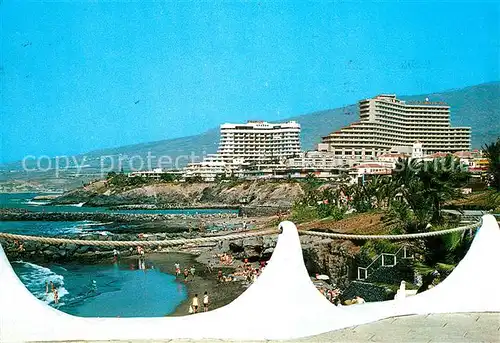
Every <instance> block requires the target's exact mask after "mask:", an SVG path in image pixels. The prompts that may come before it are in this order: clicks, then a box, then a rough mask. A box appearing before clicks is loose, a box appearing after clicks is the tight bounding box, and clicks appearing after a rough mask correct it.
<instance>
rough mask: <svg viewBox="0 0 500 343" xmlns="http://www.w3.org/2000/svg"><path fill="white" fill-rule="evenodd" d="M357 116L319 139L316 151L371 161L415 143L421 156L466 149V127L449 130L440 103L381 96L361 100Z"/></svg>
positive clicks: (446, 110)
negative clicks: (418, 146) (358, 116)
mask: <svg viewBox="0 0 500 343" xmlns="http://www.w3.org/2000/svg"><path fill="white" fill-rule="evenodd" d="M359 114H360V120H359V121H358V122H355V123H353V124H351V125H349V126H348V127H345V128H342V129H340V130H338V131H335V132H332V133H330V134H329V135H328V136H326V137H323V138H322V143H321V144H319V145H318V150H322V151H330V152H332V153H333V154H334V155H335V156H338V157H339V158H346V157H347V158H349V157H350V158H355V159H371V158H375V157H376V156H378V155H380V154H383V153H386V152H389V151H394V150H404V148H405V147H406V148H408V147H411V146H412V145H413V144H414V143H415V142H417V141H418V142H420V143H421V144H422V149H423V152H424V153H425V154H432V153H435V152H451V153H453V152H457V151H464V150H469V149H470V135H471V129H470V127H451V124H450V106H448V105H447V104H445V103H442V102H429V101H428V99H426V101H421V102H405V101H402V100H399V99H397V98H396V95H392V94H390V95H388V94H383V95H378V96H376V97H374V98H372V99H365V100H361V101H360V102H359Z"/></svg>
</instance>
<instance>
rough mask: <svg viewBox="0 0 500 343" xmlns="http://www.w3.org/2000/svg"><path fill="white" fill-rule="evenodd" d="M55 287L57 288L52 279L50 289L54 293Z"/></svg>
mask: <svg viewBox="0 0 500 343" xmlns="http://www.w3.org/2000/svg"><path fill="white" fill-rule="evenodd" d="M54 289H55V286H54V283H53V282H52V281H50V291H51V292H52V293H54Z"/></svg>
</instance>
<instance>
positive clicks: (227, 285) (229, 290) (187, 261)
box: [124, 251, 246, 316]
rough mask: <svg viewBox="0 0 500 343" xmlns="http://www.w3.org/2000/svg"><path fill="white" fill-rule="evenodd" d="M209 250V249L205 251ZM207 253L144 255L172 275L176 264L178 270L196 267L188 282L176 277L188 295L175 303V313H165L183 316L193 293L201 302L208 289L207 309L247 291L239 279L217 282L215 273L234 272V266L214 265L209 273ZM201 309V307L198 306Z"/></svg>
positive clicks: (130, 257) (157, 253) (212, 308)
mask: <svg viewBox="0 0 500 343" xmlns="http://www.w3.org/2000/svg"><path fill="white" fill-rule="evenodd" d="M208 253H210V252H208ZM124 259H134V260H135V259H137V256H127V257H125V258H124ZM205 259H206V255H205V254H201V255H196V254H193V253H189V252H180V251H175V252H163V253H159V252H155V253H148V254H146V261H149V262H151V263H153V265H154V266H155V268H157V269H159V270H160V271H161V272H163V273H168V274H171V275H175V266H174V264H175V263H179V264H180V266H181V270H184V268H185V267H187V268H189V267H190V266H194V267H195V270H196V272H195V276H194V277H193V276H191V275H190V276H189V278H188V282H186V283H185V282H184V276H181V277H179V278H178V280H177V281H176V282H180V283H182V284H184V285H185V286H186V288H187V289H186V291H187V298H186V299H185V300H184V301H182V303H181V304H180V305H179V306H177V308H176V309H175V311H174V312H172V313H169V314H166V315H165V316H185V315H188V314H189V312H188V311H189V305H190V304H191V301H192V299H193V297H194V295H195V294H198V298H199V301H200V305H201V301H202V298H203V294H204V293H205V291H206V292H208V295H209V298H210V307H209V311H212V310H214V309H216V308H219V307H222V306H225V305H227V304H229V303H230V302H232V301H233V300H234V299H236V298H237V297H238V296H239V295H240V294H241V293H243V292H244V291H245V290H246V287H245V286H244V285H243V283H242V282H224V283H220V284H219V283H218V282H217V272H218V270H219V269H220V270H222V271H223V273H224V274H227V273H228V272H230V271H233V270H234V268H233V267H226V266H224V267H221V268H218V267H217V268H214V269H213V271H212V272H211V273H209V272H208V269H207V264H206V262H205ZM201 310H202V309H201Z"/></svg>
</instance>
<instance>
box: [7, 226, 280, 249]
mask: <svg viewBox="0 0 500 343" xmlns="http://www.w3.org/2000/svg"><path fill="white" fill-rule="evenodd" d="M277 233H279V230H277V229H272V230H263V231H254V232H243V233H236V234H229V235H226V236H212V237H200V238H182V239H170V240H162V241H99V240H97V241H95V240H84V239H71V238H56V237H41V236H27V235H16V234H11V233H3V232H0V238H4V239H17V240H20V241H33V242H41V243H47V244H76V245H87V246H111V247H128V246H141V247H149V246H174V245H184V244H202V243H207V242H218V241H220V240H234V239H241V238H247V237H258V236H266V235H272V234H277Z"/></svg>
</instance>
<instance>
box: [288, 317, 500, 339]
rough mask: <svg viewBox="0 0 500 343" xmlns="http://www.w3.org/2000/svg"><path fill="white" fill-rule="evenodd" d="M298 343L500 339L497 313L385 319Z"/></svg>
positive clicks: (499, 319) (499, 318)
mask: <svg viewBox="0 0 500 343" xmlns="http://www.w3.org/2000/svg"><path fill="white" fill-rule="evenodd" d="M298 341H299V342H453V343H457V342H500V313H454V314H431V315H427V316H404V317H396V318H388V319H384V320H381V321H378V322H375V323H370V324H365V325H360V326H356V327H353V328H348V329H343V330H338V331H333V332H329V333H325V334H321V335H318V336H314V337H309V338H305V339H301V340H298Z"/></svg>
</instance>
